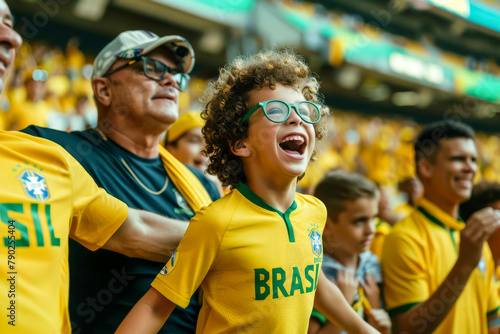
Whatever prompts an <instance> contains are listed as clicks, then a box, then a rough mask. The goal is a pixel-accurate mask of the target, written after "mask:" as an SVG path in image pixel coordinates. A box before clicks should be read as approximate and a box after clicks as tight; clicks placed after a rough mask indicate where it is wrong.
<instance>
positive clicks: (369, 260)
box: [308, 171, 391, 334]
mask: <svg viewBox="0 0 500 334" xmlns="http://www.w3.org/2000/svg"><path fill="white" fill-rule="evenodd" d="M314 195H315V196H316V197H317V198H318V199H320V200H321V201H322V202H323V203H325V205H326V208H327V212H328V218H327V222H326V225H325V230H324V232H323V245H324V252H325V255H324V256H323V272H324V273H325V275H326V277H327V278H328V279H330V280H332V281H333V282H335V283H336V284H337V285H338V287H339V288H340V290H341V291H342V293H343V294H344V297H345V298H346V299H347V301H348V302H349V303H350V304H351V305H352V307H353V308H354V310H355V311H356V312H357V313H358V314H359V315H360V316H362V317H364V315H366V316H367V319H368V321H369V323H370V324H371V325H372V326H374V327H375V328H376V329H378V330H379V331H380V332H382V333H390V332H391V321H390V318H389V315H388V314H387V312H385V311H384V310H383V309H381V300H380V290H379V286H378V285H381V283H382V275H381V271H380V263H379V261H378V259H377V256H376V255H375V254H373V253H372V252H370V251H369V250H368V249H369V247H370V242H371V240H372V239H373V236H374V232H375V218H376V217H377V213H378V201H379V196H380V194H379V191H378V188H377V186H376V185H375V184H374V183H373V182H371V181H370V180H368V179H367V178H365V177H364V176H362V175H360V174H356V173H350V172H345V171H333V172H330V173H328V174H326V175H325V177H324V178H323V180H321V181H320V183H319V184H318V185H317V187H316V190H315V192H314ZM340 332H341V330H340V329H339V328H338V327H337V326H336V325H335V324H333V323H331V322H328V321H327V320H326V319H325V318H324V317H323V316H322V315H321V314H320V313H319V312H317V311H316V310H315V311H314V312H313V314H312V316H311V320H310V325H309V331H308V333H310V334H312V333H340Z"/></svg>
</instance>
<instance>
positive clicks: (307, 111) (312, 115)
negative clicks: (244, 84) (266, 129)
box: [241, 100, 321, 124]
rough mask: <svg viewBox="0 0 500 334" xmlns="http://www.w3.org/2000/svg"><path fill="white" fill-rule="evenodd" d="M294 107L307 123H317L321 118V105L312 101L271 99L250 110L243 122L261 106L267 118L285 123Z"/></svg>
mask: <svg viewBox="0 0 500 334" xmlns="http://www.w3.org/2000/svg"><path fill="white" fill-rule="evenodd" d="M292 107H293V108H295V112H296V113H297V115H299V117H300V118H301V119H302V120H303V121H304V122H306V123H309V124H314V123H317V122H318V121H319V120H320V118H321V106H320V105H319V104H317V103H314V102H311V101H301V102H299V103H296V104H288V103H286V102H285V101H281V100H269V101H263V102H259V103H257V104H256V105H255V106H254V107H253V108H252V109H250V111H249V112H247V113H246V115H245V116H243V119H242V120H241V124H243V123H245V122H246V121H247V120H248V119H249V118H250V116H252V114H253V113H254V112H255V111H256V110H257V109H259V108H262V110H263V111H264V114H265V115H266V117H267V119H268V120H270V121H271V122H274V123H283V122H284V121H286V120H287V119H288V117H290V113H291V112H292Z"/></svg>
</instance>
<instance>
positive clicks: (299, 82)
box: [201, 50, 328, 188]
mask: <svg viewBox="0 0 500 334" xmlns="http://www.w3.org/2000/svg"><path fill="white" fill-rule="evenodd" d="M276 84H281V85H283V86H287V87H294V88H297V89H298V90H299V91H300V92H301V93H302V94H303V95H304V97H305V98H306V100H308V101H313V102H316V103H319V104H321V105H322V108H321V115H322V116H324V115H326V114H328V108H327V107H326V106H324V105H323V96H322V95H320V94H319V93H318V89H319V82H318V80H317V79H316V77H315V76H314V75H313V73H312V72H311V70H310V69H309V67H308V66H307V64H306V63H305V61H304V59H303V58H302V57H301V56H299V55H298V54H296V53H295V51H293V50H281V51H277V50H269V51H261V52H259V53H258V54H254V55H250V56H247V57H243V56H241V57H238V58H236V59H234V60H233V61H232V62H230V63H229V64H227V65H226V66H225V67H224V68H222V69H221V70H220V72H219V77H218V78H217V79H216V80H215V81H214V82H212V83H211V84H210V85H209V87H208V88H207V90H206V91H205V92H204V94H203V96H202V101H203V102H205V103H206V106H205V108H204V109H203V111H202V113H201V117H202V118H203V119H204V120H205V121H206V124H205V126H204V127H203V130H202V132H203V136H204V137H205V141H206V146H205V150H204V153H205V154H206V155H207V156H208V157H209V158H210V162H209V165H208V167H207V172H208V173H209V174H212V175H216V176H217V178H218V179H219V180H220V181H221V182H222V185H223V186H230V187H231V188H235V187H237V185H238V183H239V181H242V182H245V181H246V177H245V174H244V172H243V164H242V161H241V159H240V158H239V157H238V156H236V155H234V154H233V153H232V152H231V147H232V146H233V145H235V144H236V143H237V142H238V141H240V140H242V139H246V138H247V137H248V122H245V124H241V120H242V118H243V116H244V115H245V114H246V113H247V111H248V106H247V102H248V99H249V92H250V91H252V90H254V89H261V88H263V87H269V88H271V89H275V87H276ZM323 121H324V118H323V119H322V120H321V121H320V122H318V123H316V124H314V129H315V133H316V139H318V140H320V139H322V138H323V136H324V135H325V134H326V126H325V123H324V122H323ZM314 156H315V154H314V153H313V157H314Z"/></svg>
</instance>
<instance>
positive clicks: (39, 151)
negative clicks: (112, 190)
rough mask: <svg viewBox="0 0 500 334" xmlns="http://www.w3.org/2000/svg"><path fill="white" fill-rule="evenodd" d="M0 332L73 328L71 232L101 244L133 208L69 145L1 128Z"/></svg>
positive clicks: (84, 240) (92, 243)
mask: <svg viewBox="0 0 500 334" xmlns="http://www.w3.org/2000/svg"><path fill="white" fill-rule="evenodd" d="M0 175H1V176H2V186H1V190H0V220H1V223H0V229H1V230H0V236H2V240H1V241H0V243H1V245H0V291H1V293H0V305H1V307H2V316H1V319H0V333H23V334H24V333H26V334H28V333H29V334H32V333H47V334H56V333H70V332H71V326H70V322H69V316H68V309H67V305H68V288H69V283H68V278H69V273H68V263H67V262H68V260H67V257H68V236H70V237H72V238H74V239H75V240H77V241H78V242H80V243H82V244H83V245H84V246H86V247H88V248H90V249H92V250H95V249H97V248H99V247H101V246H102V245H104V244H105V243H106V241H107V240H108V239H109V238H110V237H111V235H112V234H113V233H114V232H115V231H116V230H117V229H118V228H119V227H120V226H121V223H123V221H125V219H126V217H127V214H128V209H127V206H126V205H125V204H123V203H122V202H121V201H119V200H117V199H115V198H113V197H111V196H110V195H108V194H106V192H105V191H104V190H102V189H99V188H98V187H97V186H96V184H95V183H94V181H93V180H92V178H91V177H90V176H89V175H88V174H87V173H86V172H85V170H84V169H83V167H81V166H80V164H79V163H78V162H77V161H76V160H74V159H73V158H72V157H71V156H70V155H69V154H68V153H67V152H66V151H65V150H64V149H63V148H62V147H60V146H59V145H56V144H54V143H52V142H50V141H48V140H45V139H42V138H37V137H32V136H30V135H27V134H24V133H18V132H5V131H0Z"/></svg>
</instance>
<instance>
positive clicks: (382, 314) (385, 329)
mask: <svg viewBox="0 0 500 334" xmlns="http://www.w3.org/2000/svg"><path fill="white" fill-rule="evenodd" d="M366 315H367V316H368V323H369V324H370V325H372V326H373V327H375V328H376V329H377V330H378V331H380V333H382V334H391V327H392V323H391V318H390V317H389V314H387V312H386V311H385V310H382V309H374V308H372V309H371V310H370V311H368V312H367V313H366Z"/></svg>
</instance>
